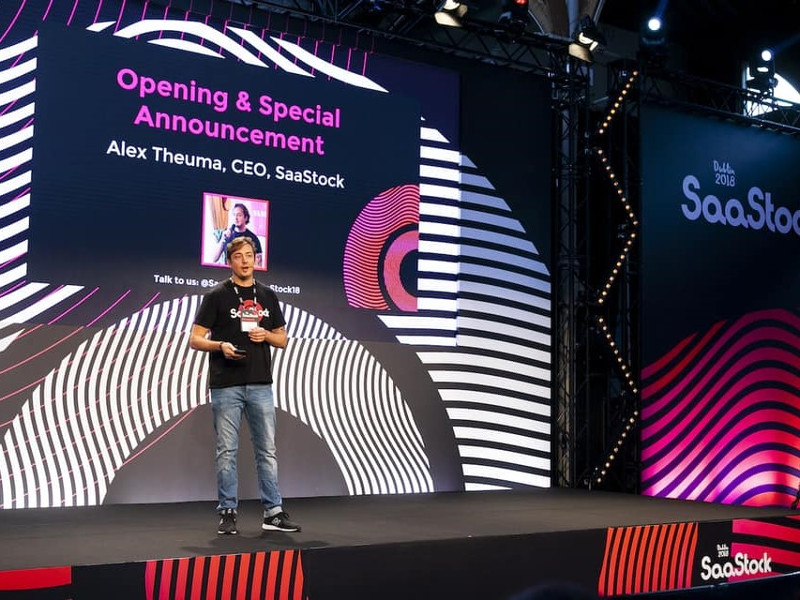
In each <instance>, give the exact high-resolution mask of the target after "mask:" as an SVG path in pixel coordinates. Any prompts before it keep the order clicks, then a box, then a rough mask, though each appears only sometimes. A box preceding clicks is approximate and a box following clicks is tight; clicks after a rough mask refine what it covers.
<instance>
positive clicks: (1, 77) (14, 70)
mask: <svg viewBox="0 0 800 600" xmlns="http://www.w3.org/2000/svg"><path fill="white" fill-rule="evenodd" d="M35 70H36V59H35V58H31V59H30V60H26V61H24V62H21V63H19V64H17V65H16V66H13V67H10V68H8V69H5V70H3V71H0V85H2V84H4V83H8V82H9V81H13V80H14V79H17V78H18V77H23V76H25V75H28V74H29V73H33V71H35Z"/></svg>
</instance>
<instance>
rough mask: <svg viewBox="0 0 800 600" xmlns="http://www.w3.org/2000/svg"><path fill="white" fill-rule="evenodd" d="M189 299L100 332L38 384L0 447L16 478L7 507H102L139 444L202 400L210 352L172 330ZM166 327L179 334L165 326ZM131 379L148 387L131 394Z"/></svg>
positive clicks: (0, 467) (188, 311)
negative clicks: (128, 391) (199, 350)
mask: <svg viewBox="0 0 800 600" xmlns="http://www.w3.org/2000/svg"><path fill="white" fill-rule="evenodd" d="M188 304H191V301H189V302H186V301H184V300H180V299H179V300H173V301H171V302H169V303H164V304H161V305H156V306H154V307H151V308H149V309H147V310H145V311H142V312H141V313H137V315H135V318H131V319H124V320H123V321H122V322H120V323H119V324H118V326H115V327H111V328H109V329H106V330H104V331H100V332H98V333H96V334H95V335H94V336H93V337H92V338H91V339H90V340H87V341H85V342H83V343H82V344H81V345H80V346H79V347H78V349H77V350H76V351H75V353H74V355H72V354H71V355H68V356H67V357H65V358H64V359H63V360H62V362H61V364H60V366H59V368H58V369H56V370H55V371H53V372H51V373H50V374H49V375H48V376H47V378H46V380H45V382H44V383H43V384H42V385H41V386H39V387H38V388H37V389H35V390H34V392H33V394H32V397H31V400H29V401H27V402H26V403H25V404H24V405H23V407H22V410H21V411H20V413H19V415H18V416H17V417H16V418H15V419H14V422H13V424H12V427H11V428H10V429H9V433H11V434H12V435H10V436H9V435H6V436H5V439H4V448H3V451H2V453H0V457H2V458H0V472H2V473H4V474H5V473H7V474H8V475H9V477H11V478H12V479H13V482H11V483H9V484H8V485H4V486H3V497H2V499H1V500H0V504H2V506H3V507H4V508H22V507H25V508H30V507H36V506H48V505H54V504H53V502H57V504H55V505H59V506H83V505H94V504H99V503H101V502H102V500H103V498H104V497H105V494H106V492H107V489H108V485H109V484H110V482H111V481H112V480H113V477H114V473H115V472H116V470H117V469H118V468H119V467H120V466H121V465H122V463H123V461H124V460H125V459H126V458H127V457H128V456H130V453H131V452H132V450H133V449H134V448H136V446H137V445H138V443H140V442H141V441H142V440H143V439H144V438H145V437H146V436H147V435H148V434H150V433H152V432H153V431H154V430H155V428H157V427H158V426H159V424H162V423H164V422H166V421H167V420H169V419H170V418H173V417H175V416H177V415H178V414H180V413H181V412H185V411H186V410H189V409H191V408H194V407H196V406H198V405H199V404H200V403H202V402H204V401H205V397H206V393H205V387H204V385H203V384H204V383H205V377H204V376H201V373H200V372H199V371H200V369H201V368H204V365H205V361H199V360H197V357H198V356H200V357H202V358H205V356H204V355H201V354H200V353H197V352H194V351H191V350H190V349H189V348H188V335H187V334H186V333H178V332H176V331H175V330H181V329H184V330H185V328H186V325H187V323H188V322H189V319H190V317H191V316H193V314H194V311H193V310H192V309H194V308H196V307H195V306H188ZM195 304H196V303H195ZM165 315H175V318H174V319H173V318H170V317H169V316H165ZM165 323H167V324H168V325H169V327H168V329H170V330H172V331H169V332H166V331H163V330H160V329H163V327H164V324H165ZM176 365H178V367H177V368H176ZM184 365H189V366H190V367H189V368H180V367H181V366H184ZM131 381H134V382H135V381H141V383H142V385H141V393H137V392H138V390H137V389H136V388H135V387H134V388H133V392H134V393H132V394H126V393H125V391H126V389H127V384H128V382H131ZM117 390H119V391H121V392H122V395H121V396H118V395H117V393H116V392H117ZM43 392H44V393H43ZM42 414H44V415H45V416H44V417H42ZM34 440H40V442H39V443H38V444H36V443H32V442H33V441H34ZM28 448H30V451H28V450H27V449H28ZM59 479H61V481H62V482H63V493H62V491H61V489H59ZM4 483H5V482H4Z"/></svg>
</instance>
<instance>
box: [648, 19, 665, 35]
mask: <svg viewBox="0 0 800 600" xmlns="http://www.w3.org/2000/svg"><path fill="white" fill-rule="evenodd" d="M661 25H662V23H661V19H659V18H658V17H651V18H650V20H649V21H647V30H648V31H650V32H651V33H654V34H655V33H658V32H659V31H661Z"/></svg>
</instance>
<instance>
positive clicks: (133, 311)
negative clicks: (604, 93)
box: [0, 0, 551, 508]
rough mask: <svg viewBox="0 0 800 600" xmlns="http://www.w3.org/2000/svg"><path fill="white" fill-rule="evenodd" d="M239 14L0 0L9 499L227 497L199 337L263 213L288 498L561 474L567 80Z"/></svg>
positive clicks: (248, 462)
mask: <svg viewBox="0 0 800 600" xmlns="http://www.w3.org/2000/svg"><path fill="white" fill-rule="evenodd" d="M231 6H232V7H233V6H234V5H231ZM231 10H232V11H233V8H231ZM239 10H240V11H242V12H241V14H240V13H237V14H239V18H238V19H237V18H234V16H233V12H231V13H230V15H231V17H230V18H227V19H226V18H217V17H215V16H212V15H203V14H195V13H192V12H187V11H186V10H184V9H179V8H176V7H164V6H161V5H159V4H158V3H152V2H149V3H145V2H131V1H128V2H115V1H112V2H108V1H103V2H99V1H91V2H80V3H74V2H61V1H60V0H55V1H54V2H46V1H38V0H31V1H27V2H23V3H19V4H15V5H14V6H11V5H9V4H8V3H3V4H2V6H0V23H2V24H7V25H0V28H2V29H0V369H1V370H2V373H3V377H2V378H0V398H1V399H2V402H0V427H1V428H2V434H3V435H2V452H0V506H2V507H4V508H28V507H43V506H76V505H96V504H102V503H129V502H163V501H185V500H206V499H213V498H215V496H216V487H215V479H214V472H213V470H214V469H213V441H212V438H213V432H212V427H211V417H210V408H209V405H208V398H207V391H206V387H207V355H205V354H203V353H200V352H196V351H194V350H191V349H189V348H188V332H189V330H190V328H191V324H192V321H193V318H194V315H195V313H196V311H197V308H198V306H199V302H200V300H201V298H202V295H203V293H204V292H205V291H207V290H208V289H209V288H210V287H211V286H213V285H215V284H216V283H217V282H219V281H221V280H223V279H224V278H226V277H227V276H228V275H229V270H228V268H227V267H226V265H225V263H224V254H223V252H222V251H223V249H224V245H225V243H226V241H227V240H228V239H230V237H231V235H232V232H233V230H234V229H235V228H237V227H241V226H246V228H247V230H248V231H249V233H248V235H250V236H252V238H253V239H254V240H256V243H257V248H258V255H257V263H258V264H257V273H256V277H257V279H259V280H260V281H262V282H264V283H265V284H267V285H269V286H271V287H272V289H273V290H274V291H275V292H276V293H277V294H278V297H279V300H280V302H281V306H282V308H283V311H284V314H285V316H286V319H287V329H288V334H289V338H290V342H289V345H288V347H287V348H286V349H285V350H275V351H274V352H273V371H274V378H275V384H274V391H275V397H276V402H277V405H278V408H279V415H278V455H279V460H280V481H281V488H282V492H283V495H284V496H286V497H299V496H319V495H356V494H394V493H414V492H433V491H453V490H480V489H507V488H516V487H546V486H548V485H549V482H550V381H551V373H550V362H551V361H550V349H551V339H550V333H551V324H550V266H549V260H550V257H549V231H550V209H549V189H550V166H549V160H550V159H549V156H550V150H549V148H550V123H549V116H548V115H549V112H548V106H549V101H548V98H549V94H548V89H547V84H546V81H545V80H544V79H543V78H537V77H532V76H530V75H528V74H523V73H513V72H504V71H503V70H499V69H491V68H489V67H486V66H484V65H468V64H466V63H463V62H459V61H456V60H454V59H452V58H447V57H444V56H436V57H435V58H433V56H435V55H431V57H432V58H431V60H426V61H425V62H420V60H419V58H420V57H419V55H418V53H417V54H416V55H415V58H416V60H414V61H411V60H408V58H407V57H406V58H401V57H399V56H396V55H394V56H393V55H391V53H388V52H387V53H384V54H381V53H375V52H373V51H372V50H373V49H372V48H369V49H364V48H361V47H359V45H358V43H357V42H358V41H357V40H352V42H353V43H352V45H347V44H346V43H344V42H343V41H342V40H343V39H344V38H343V37H342V36H341V35H339V36H337V37H336V40H337V41H335V42H331V41H327V40H326V39H322V37H318V38H317V37H315V36H314V35H313V34H312V33H311V32H309V31H308V29H307V27H306V28H301V31H300V32H299V33H288V29H289V28H288V26H287V27H285V28H283V29H282V30H280V31H273V30H270V29H268V28H267V26H266V22H265V20H264V15H263V14H262V13H261V12H260V11H256V9H252V8H251V9H250V12H249V13H248V12H247V9H244V8H242V7H239ZM254 11H256V12H254ZM256 13H257V14H256ZM254 14H256V16H260V17H261V19H262V25H258V24H257V22H256V21H257V20H254V19H251V17H253V15H254ZM241 15H249V17H248V19H250V20H248V19H245V20H242V18H241ZM287 23H288V21H287ZM329 33H330V32H329V31H328V34H329ZM320 36H322V33H320ZM505 88H507V89H514V90H516V91H517V92H523V93H520V94H519V96H518V97H516V99H513V100H510V101H509V100H508V98H509V95H508V94H503V93H496V92H497V91H498V90H500V92H502V90H503V89H505ZM489 90H492V93H489ZM246 438H247V436H246V434H244V435H243V441H242V448H241V452H240V473H241V476H242V480H241V486H240V493H241V495H242V497H256V496H257V492H256V483H255V481H254V468H253V465H252V456H251V450H250V447H249V442H248V441H247V439H246Z"/></svg>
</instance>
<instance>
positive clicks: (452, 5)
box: [433, 0, 468, 27]
mask: <svg viewBox="0 0 800 600" xmlns="http://www.w3.org/2000/svg"><path fill="white" fill-rule="evenodd" d="M467 10H468V7H467V5H466V4H461V3H460V2H457V1H456V0H445V1H444V2H443V3H442V4H441V5H439V8H438V10H437V11H436V13H435V14H434V15H433V18H434V19H436V22H437V23H438V24H439V25H444V26H445V27H461V26H462V23H461V19H463V18H464V15H466V14H467Z"/></svg>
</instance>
